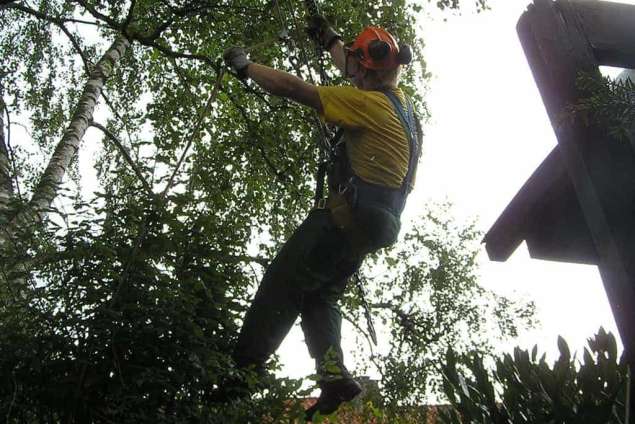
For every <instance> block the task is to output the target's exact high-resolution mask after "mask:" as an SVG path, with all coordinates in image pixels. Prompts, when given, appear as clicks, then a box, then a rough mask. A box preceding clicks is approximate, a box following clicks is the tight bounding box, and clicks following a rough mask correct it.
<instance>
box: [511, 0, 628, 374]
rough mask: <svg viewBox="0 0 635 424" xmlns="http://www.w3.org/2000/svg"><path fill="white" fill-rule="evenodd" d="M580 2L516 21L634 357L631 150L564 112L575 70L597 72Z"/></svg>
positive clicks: (554, 5)
mask: <svg viewBox="0 0 635 424" xmlns="http://www.w3.org/2000/svg"><path fill="white" fill-rule="evenodd" d="M577 4H578V2H576V3H572V2H571V1H569V0H558V1H556V2H553V1H551V0H535V1H534V4H533V5H530V6H529V8H528V9H527V11H526V12H525V13H524V14H523V15H522V17H521V18H520V20H519V23H518V27H517V29H518V34H519V36H520V39H521V43H522V45H523V48H524V49H525V54H526V56H527V59H528V61H529V64H530V66H531V69H532V72H533V73H534V77H535V79H536V82H537V84H538V88H539V90H540V93H541V96H542V98H543V102H544V104H545V107H546V108H547V111H548V114H549V117H550V119H551V123H552V126H553V127H554V130H555V132H556V136H557V138H558V145H559V148H560V152H561V154H562V159H563V163H564V164H565V167H566V169H567V173H568V175H569V176H570V178H571V181H572V183H573V187H574V188H575V192H576V195H577V198H578V200H579V202H580V206H581V208H582V211H583V214H584V217H585V221H586V223H587V225H588V228H589V230H590V233H591V236H592V238H593V242H594V245H595V247H596V250H597V254H598V259H599V269H600V273H601V275H602V280H603V282H604V287H605V289H606V293H607V295H608V298H609V302H610V304H611V308H612V310H613V314H614V316H615V320H616V322H617V326H618V329H619V332H620V335H621V338H622V341H623V343H624V348H625V354H626V359H627V360H628V362H629V363H631V364H635V220H634V217H633V208H634V201H635V172H634V170H635V156H634V154H633V150H632V149H631V147H630V145H629V143H624V142H619V141H617V140H614V139H611V138H610V137H609V136H608V135H607V132H606V131H605V130H604V129H603V128H598V127H586V126H584V123H583V121H582V120H575V121H573V122H572V121H571V120H566V119H562V117H563V113H564V111H565V109H566V106H567V105H569V104H573V103H576V102H577V101H578V100H579V99H580V97H581V96H582V93H580V92H578V90H577V88H576V78H577V77H578V75H579V72H582V71H583V72H587V73H591V74H593V73H595V74H597V75H598V76H599V71H598V64H599V62H598V61H597V59H596V57H595V54H594V51H593V49H592V47H591V45H590V44H589V41H588V39H587V38H586V35H585V32H584V26H583V24H582V22H581V20H580V19H579V13H578V12H577V11H576V7H575V6H576V5H577Z"/></svg>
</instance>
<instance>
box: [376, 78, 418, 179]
mask: <svg viewBox="0 0 635 424" xmlns="http://www.w3.org/2000/svg"><path fill="white" fill-rule="evenodd" d="M383 93H384V94H385V95H386V97H388V99H389V100H390V102H391V103H392V104H393V106H394V109H395V112H396V114H397V117H398V118H399V121H401V125H402V126H403V127H404V131H405V133H406V136H407V137H408V144H409V146H410V157H409V159H408V171H407V172H406V176H405V177H404V180H403V183H402V185H401V189H402V190H403V191H404V192H410V190H412V182H413V181H412V180H413V178H414V175H415V171H416V169H417V161H418V158H419V143H418V140H419V137H418V131H417V128H418V127H417V123H416V118H415V113H414V107H413V105H412V102H411V101H410V99H409V98H408V96H405V97H406V103H407V105H408V108H407V109H406V110H404V107H403V105H402V104H401V101H400V100H399V98H398V97H397V96H396V95H395V93H393V92H392V91H390V90H385V91H384V92H383Z"/></svg>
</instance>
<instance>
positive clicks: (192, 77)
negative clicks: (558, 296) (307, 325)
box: [0, 0, 532, 423]
mask: <svg viewBox="0 0 635 424" xmlns="http://www.w3.org/2000/svg"><path fill="white" fill-rule="evenodd" d="M475 4H476V5H477V7H479V8H482V7H484V2H482V1H481V0H477V1H476V2H475ZM321 6H322V7H323V13H324V14H325V15H326V16H328V17H329V18H330V19H331V21H332V22H333V23H334V25H336V26H337V27H338V29H340V30H341V32H342V34H343V35H344V36H345V38H347V39H351V38H352V37H353V36H354V34H356V33H357V32H358V31H359V30H360V29H361V28H362V27H363V26H364V25H367V24H370V23H372V24H376V25H381V26H384V27H386V28H388V29H389V30H390V31H392V32H394V33H395V34H397V35H399V37H400V38H401V39H402V40H403V41H405V42H408V43H410V44H412V45H413V46H414V47H415V49H414V50H415V57H416V63H415V65H414V66H411V67H410V69H409V70H408V72H407V73H406V75H405V79H404V87H405V89H406V90H407V91H408V92H409V93H410V94H412V95H413V97H414V98H415V100H416V102H417V106H418V109H419V110H420V111H421V112H423V113H422V117H423V118H424V119H425V118H426V117H427V113H426V112H425V111H426V109H425V92H424V91H422V90H419V89H418V87H420V86H421V85H422V84H424V83H425V80H426V79H427V77H428V76H427V72H426V67H425V61H424V60H423V56H422V46H423V40H421V39H419V38H418V36H417V32H416V28H417V26H416V19H417V16H418V14H419V13H421V12H422V8H423V9H425V7H440V8H449V9H457V8H459V7H460V6H461V4H460V3H459V2H458V1H457V0H449V1H445V0H441V1H439V2H437V3H436V4H433V5H431V6H428V4H427V3H426V4H424V5H420V4H409V3H407V2H405V1H402V0H397V1H379V2H372V3H368V4H363V3H359V2H353V1H348V0H345V1H339V2H337V3H335V2H333V3H324V4H321ZM305 18H306V11H305V10H304V6H303V4H302V3H301V2H296V1H292V0H284V1H283V0H274V1H256V0H241V1H235V2H217V1H209V0H205V1H203V0H197V1H166V0H162V1H160V0H143V1H134V0H132V1H130V0H129V1H117V0H113V1H107V2H103V1H98V0H76V1H71V0H32V1H1V2H0V28H2V29H1V30H0V55H1V56H2V57H3V60H2V62H1V63H0V112H2V113H1V114H0V117H1V118H0V226H1V227H2V232H1V233H0V234H1V235H0V257H1V258H2V263H0V282H1V285H0V376H1V377H3V378H2V379H0V381H1V382H0V413H1V414H2V416H4V417H6V419H7V422H20V423H25V422H26V423H40V422H82V423H84V422H120V423H126V422H135V423H136V422H150V421H151V422H157V423H160V422H166V423H167V422H190V421H196V422H247V421H248V420H249V419H251V420H256V421H257V420H260V419H262V417H269V419H271V420H272V421H274V422H275V421H277V420H281V419H282V418H281V417H284V416H293V415H294V414H296V416H299V414H300V411H299V410H298V409H297V408H295V407H290V406H289V403H288V401H289V400H290V399H293V398H295V397H297V396H301V395H302V392H299V391H298V388H299V384H300V383H299V382H296V381H291V380H285V379H278V380H275V379H271V377H269V379H270V380H271V381H268V382H267V384H266V387H267V390H265V391H263V392H261V393H260V394H259V395H258V396H255V397H254V398H252V399H247V400H245V401H244V402H242V403H238V404H232V405H214V404H213V403H210V402H209V401H208V400H207V399H208V395H209V392H210V390H212V389H213V388H214V387H215V386H216V385H217V384H218V382H219V380H220V379H221V378H222V377H224V376H227V375H228V374H231V373H233V372H236V371H235V369H234V368H233V364H232V363H231V359H230V356H229V354H230V352H231V347H232V345H233V342H234V339H235V337H236V334H237V329H238V328H239V324H240V319H241V317H242V314H243V313H244V311H245V309H246V305H247V304H248V301H249V298H250V296H251V294H252V293H253V288H254V286H255V285H256V284H257V281H258V279H259V277H260V276H261V274H262V267H263V266H266V264H267V262H268V260H269V258H271V257H272V256H273V254H274V253H275V251H276V248H277V247H278V246H279V245H280V243H282V242H283V241H284V240H285V238H286V237H287V236H288V235H289V234H290V232H291V231H292V230H293V228H294V226H295V225H296V224H297V223H298V222H299V220H300V219H301V218H302V217H303V216H304V215H305V214H306V212H307V211H308V209H309V208H310V203H311V198H312V190H313V186H314V184H315V182H314V178H313V177H312V175H313V173H314V171H315V169H316V168H317V163H318V155H317V154H316V139H317V137H319V133H318V131H317V128H316V125H315V122H316V119H317V117H316V116H314V114H312V112H311V111H309V110H307V109H304V108H301V107H298V106H297V105H294V104H291V103H290V102H288V101H286V100H283V99H278V98H273V97H270V96H267V95H265V94H264V93H263V92H262V91H261V90H259V89H258V88H257V87H255V86H254V85H253V84H252V83H249V82H247V83H243V82H241V81H239V80H237V79H236V78H233V77H232V76H231V75H228V74H223V68H222V66H223V65H222V63H221V62H220V61H219V60H218V58H219V57H220V55H221V53H222V51H223V50H224V49H225V48H226V47H228V46H231V45H241V46H247V47H249V46H251V47H250V54H251V55H252V57H253V58H254V59H256V60H258V61H260V62H262V63H265V64H270V65H272V66H275V67H277V68H280V69H285V70H287V71H289V72H293V73H296V74H297V75H299V76H301V77H302V78H305V79H309V80H313V81H316V82H317V81H318V72H317V71H316V70H317V69H318V68H317V62H318V60H317V58H316V57H315V50H314V49H313V47H312V45H311V43H310V40H308V38H307V36H306V34H305V32H304V21H305ZM287 35H288V37H287ZM281 36H284V37H281ZM281 38H282V40H280V39H281ZM325 66H326V68H325V71H326V74H327V75H328V76H329V79H330V80H331V81H332V82H333V83H344V81H343V80H342V79H341V78H340V77H339V76H338V75H337V74H336V72H335V70H334V68H332V67H330V66H329V65H328V63H325ZM419 206H420V205H416V206H414V207H419ZM429 212H430V213H429V214H428V215H427V216H426V215H425V214H424V215H423V216H422V219H421V221H420V222H419V223H418V224H417V225H415V227H414V229H413V231H412V232H410V233H409V234H408V235H406V236H405V238H403V241H402V242H400V243H399V244H398V246H396V247H395V248H394V249H392V250H391V251H389V252H387V253H386V254H384V255H382V256H380V257H377V258H374V263H376V264H383V265H382V266H383V267H384V269H387V270H388V271H387V273H386V276H385V277H383V278H381V279H379V280H378V281H374V282H373V281H368V282H367V285H368V287H369V289H370V291H371V293H370V296H369V297H368V300H369V302H370V303H371V308H372V309H373V310H374V311H376V314H377V316H378V317H380V318H381V320H382V321H384V322H385V325H386V327H385V328H387V330H386V331H387V334H390V341H389V346H388V349H387V350H386V351H385V352H378V353H377V354H375V355H373V356H371V359H372V361H374V362H375V365H376V367H377V370H378V372H379V373H380V375H382V390H384V392H385V394H386V397H385V399H386V403H385V405H384V406H387V407H388V406H390V405H392V406H393V407H394V408H398V407H400V406H401V405H404V404H416V403H418V402H421V401H422V400H423V399H425V397H426V396H427V395H429V394H430V392H431V391H435V390H436V389H435V388H434V382H435V381H437V382H438V377H435V375H436V376H438V373H436V372H437V371H436V370H437V368H438V367H436V368H435V361H438V360H439V358H440V357H441V355H442V353H443V352H445V349H446V348H447V346H448V345H455V346H459V347H460V346H464V347H465V349H470V348H474V347H476V346H480V347H481V348H482V349H481V350H484V351H488V350H489V349H490V348H491V346H492V345H491V343H485V340H490V339H489V336H488V334H491V333H488V328H490V326H492V325H493V326H498V327H497V328H499V330H500V331H498V334H499V335H500V336H501V337H507V336H509V335H511V336H513V335H514V334H515V332H516V331H517V328H518V327H519V326H524V325H529V324H530V321H531V311H532V305H531V304H529V305H524V304H515V303H513V302H511V301H510V300H508V299H505V298H500V297H497V296H495V295H494V294H492V293H489V292H486V291H485V290H483V289H482V288H480V286H478V284H477V272H476V259H475V257H476V252H477V249H478V245H477V244H478V232H477V231H475V230H474V228H473V227H471V226H469V225H458V224H456V223H453V222H452V220H451V219H448V214H449V212H448V211H447V210H445V209H443V208H441V209H440V210H438V211H436V213H435V211H434V210H430V211H429ZM372 263H373V261H371V262H370V265H372ZM376 266H380V265H376ZM488 308H489V309H488ZM345 310H346V314H347V316H349V317H351V318H350V319H351V321H352V322H356V323H358V324H359V323H360V322H362V321H361V320H360V319H358V318H359V316H360V314H361V301H360V298H359V294H358V293H357V292H354V291H350V293H348V294H347V298H346V299H345ZM485 310H490V311H491V314H489V313H488V314H487V315H485V314H483V311H485ZM358 327H359V328H358V332H359V334H360V335H361V336H363V334H364V331H365V330H364V326H363V324H360V325H358ZM437 364H438V362H437ZM369 365H370V364H369ZM270 366H271V368H274V367H275V366H276V363H275V361H274V362H272V363H271V365H270ZM435 378H436V379H435ZM294 408H295V409H294Z"/></svg>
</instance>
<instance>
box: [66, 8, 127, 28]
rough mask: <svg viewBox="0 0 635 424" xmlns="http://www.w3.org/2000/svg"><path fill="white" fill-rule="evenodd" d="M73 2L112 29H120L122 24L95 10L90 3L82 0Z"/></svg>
mask: <svg viewBox="0 0 635 424" xmlns="http://www.w3.org/2000/svg"><path fill="white" fill-rule="evenodd" d="M75 2H76V3H77V4H79V5H80V6H82V7H83V8H84V9H86V11H87V12H88V13H90V14H91V15H92V16H93V17H94V18H95V19H97V20H102V21H104V22H106V23H107V24H108V25H110V27H111V28H112V29H115V30H118V31H121V30H122V26H121V24H120V23H119V22H117V21H116V20H114V19H112V18H111V17H109V16H106V15H104V14H103V13H100V12H99V11H97V9H95V8H94V7H93V6H92V5H90V4H89V3H87V2H85V1H84V0H75Z"/></svg>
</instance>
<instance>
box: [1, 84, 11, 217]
mask: <svg viewBox="0 0 635 424" xmlns="http://www.w3.org/2000/svg"><path fill="white" fill-rule="evenodd" d="M4 108H5V104H4V100H3V99H2V94H1V93H0V222H2V221H3V215H4V214H5V212H6V210H7V206H8V204H9V201H10V200H11V197H12V196H13V184H12V182H11V161H10V160H9V150H8V149H7V143H6V140H5V138H4V116H5V113H4Z"/></svg>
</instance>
